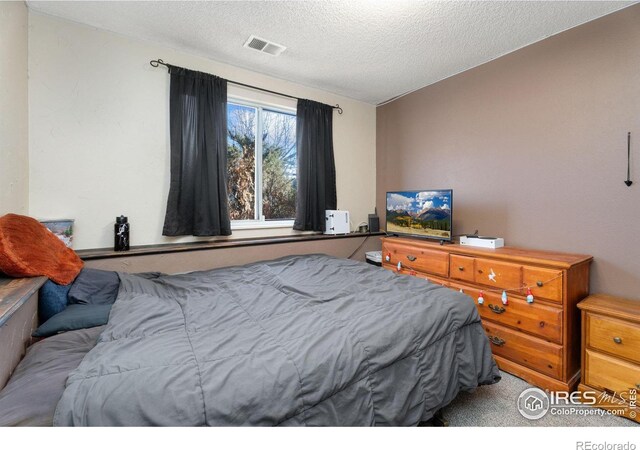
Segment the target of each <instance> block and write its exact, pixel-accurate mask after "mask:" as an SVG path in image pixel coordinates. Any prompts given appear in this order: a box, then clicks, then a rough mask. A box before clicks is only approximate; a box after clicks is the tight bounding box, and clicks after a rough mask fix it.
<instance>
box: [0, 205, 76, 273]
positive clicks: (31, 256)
mask: <svg viewBox="0 0 640 450" xmlns="http://www.w3.org/2000/svg"><path fill="white" fill-rule="evenodd" d="M83 265H84V263H83V262H82V260H81V259H80V258H79V257H78V255H77V254H76V252H74V251H73V250H71V249H70V248H68V247H67V246H66V245H64V243H63V242H62V241H61V240H60V239H58V238H57V237H56V236H55V235H54V234H53V233H51V232H50V231H49V230H48V229H47V228H45V227H44V225H42V224H41V223H40V222H38V221H37V220H35V219H32V218H31V217H27V216H19V215H17V214H7V215H4V216H2V217H0V271H2V272H4V273H6V274H7V275H10V276H12V277H37V276H45V277H48V278H49V279H50V280H52V281H55V282H56V283H58V284H69V283H71V282H72V281H73V280H75V278H76V277H77V276H78V274H79V273H80V270H81V269H82V266H83Z"/></svg>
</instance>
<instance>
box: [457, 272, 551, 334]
mask: <svg viewBox="0 0 640 450" xmlns="http://www.w3.org/2000/svg"><path fill="white" fill-rule="evenodd" d="M450 286H451V287H452V288H454V289H456V290H459V289H462V291H463V292H464V293H465V294H468V295H469V296H471V298H473V300H474V303H475V304H476V306H477V307H478V312H479V313H480V317H482V319H483V320H491V321H492V322H496V323H499V324H501V325H506V326H509V327H511V328H515V329H517V330H520V331H526V332H527V333H531V334H533V335H536V336H538V337H541V338H542V339H547V340H549V341H553V342H556V343H558V344H561V343H562V310H561V309H560V308H554V307H553V306H548V305H543V304H540V303H527V301H526V300H524V299H523V298H520V297H516V296H514V295H510V296H509V304H508V305H503V304H502V296H501V295H500V294H498V293H494V292H483V297H484V304H483V305H479V304H478V295H479V294H480V289H477V288H472V287H466V286H464V285H461V284H457V283H450Z"/></svg>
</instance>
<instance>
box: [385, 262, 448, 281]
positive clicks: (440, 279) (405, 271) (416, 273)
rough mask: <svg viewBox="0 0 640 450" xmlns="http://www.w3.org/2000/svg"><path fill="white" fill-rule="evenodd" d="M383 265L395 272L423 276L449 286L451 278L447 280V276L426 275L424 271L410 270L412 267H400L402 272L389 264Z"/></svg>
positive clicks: (425, 278)
mask: <svg viewBox="0 0 640 450" xmlns="http://www.w3.org/2000/svg"><path fill="white" fill-rule="evenodd" d="M383 267H384V268H385V269H389V270H392V271H393V272H396V273H400V274H402V275H408V276H414V277H417V278H422V279H423V280H427V281H428V282H429V283H433V284H437V285H439V286H445V287H449V280H447V279H446V278H438V277H435V276H431V275H425V274H424V273H422V272H417V271H415V270H410V269H400V272H398V270H397V268H396V267H394V266H391V265H388V264H384V265H383Z"/></svg>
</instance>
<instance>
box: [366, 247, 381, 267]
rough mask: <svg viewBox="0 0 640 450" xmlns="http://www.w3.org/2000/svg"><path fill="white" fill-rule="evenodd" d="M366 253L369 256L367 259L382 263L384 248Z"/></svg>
mask: <svg viewBox="0 0 640 450" xmlns="http://www.w3.org/2000/svg"><path fill="white" fill-rule="evenodd" d="M364 255H365V257H366V258H367V261H371V262H374V263H380V264H382V250H378V251H373V252H366V253H365V254H364Z"/></svg>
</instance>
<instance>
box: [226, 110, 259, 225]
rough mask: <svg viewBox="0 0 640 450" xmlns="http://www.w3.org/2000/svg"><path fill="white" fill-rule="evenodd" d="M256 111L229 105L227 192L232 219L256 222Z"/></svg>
mask: <svg viewBox="0 0 640 450" xmlns="http://www.w3.org/2000/svg"><path fill="white" fill-rule="evenodd" d="M257 116H258V115H257V110H256V108H252V107H249V106H243V105H236V104H234V103H227V129H228V136H227V191H228V196H229V214H230V216H231V220H254V219H256V189H255V179H256V121H257Z"/></svg>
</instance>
